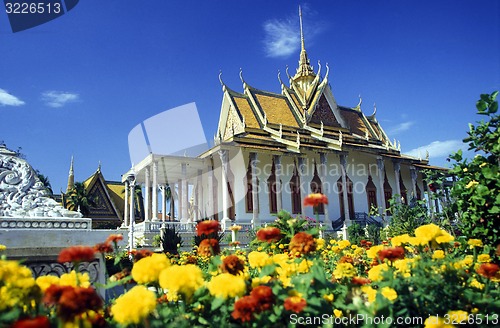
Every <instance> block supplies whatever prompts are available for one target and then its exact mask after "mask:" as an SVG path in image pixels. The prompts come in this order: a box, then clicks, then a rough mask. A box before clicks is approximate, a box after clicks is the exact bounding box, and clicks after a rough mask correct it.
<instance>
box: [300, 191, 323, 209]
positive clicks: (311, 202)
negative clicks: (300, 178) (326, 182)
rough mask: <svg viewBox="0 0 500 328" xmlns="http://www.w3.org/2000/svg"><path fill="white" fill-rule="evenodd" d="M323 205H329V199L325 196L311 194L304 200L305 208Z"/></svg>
mask: <svg viewBox="0 0 500 328" xmlns="http://www.w3.org/2000/svg"><path fill="white" fill-rule="evenodd" d="M321 204H326V205H328V197H326V196H325V195H323V194H319V193H318V194H309V195H307V196H306V198H304V206H313V207H316V206H319V205H321Z"/></svg>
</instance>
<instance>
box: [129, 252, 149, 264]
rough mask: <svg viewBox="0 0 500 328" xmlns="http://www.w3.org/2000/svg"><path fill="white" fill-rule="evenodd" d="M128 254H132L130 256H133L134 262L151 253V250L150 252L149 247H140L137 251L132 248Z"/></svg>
mask: <svg viewBox="0 0 500 328" xmlns="http://www.w3.org/2000/svg"><path fill="white" fill-rule="evenodd" d="M130 254H132V256H133V257H134V262H137V261H139V260H140V259H142V258H145V257H148V256H151V255H153V252H151V251H150V250H149V249H141V250H139V251H138V250H135V249H134V250H132V252H130Z"/></svg>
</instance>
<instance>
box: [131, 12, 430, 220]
mask: <svg viewBox="0 0 500 328" xmlns="http://www.w3.org/2000/svg"><path fill="white" fill-rule="evenodd" d="M300 26H301V28H300V34H301V39H300V42H301V51H300V57H299V62H298V67H297V69H296V72H295V74H294V75H293V76H292V75H290V74H289V73H288V69H287V71H286V74H287V80H288V83H285V82H284V81H282V77H281V76H280V75H278V78H279V79H278V81H279V83H280V86H281V93H274V92H269V91H264V90H260V89H258V88H255V87H253V86H251V85H250V84H249V83H248V82H247V81H245V80H244V78H243V74H242V73H241V72H240V78H241V81H242V84H243V90H242V91H241V92H239V91H235V90H234V89H232V88H230V87H229V86H227V85H226V84H225V83H224V82H223V80H222V78H221V76H219V79H220V83H221V85H222V105H221V109H220V118H219V124H218V129H217V132H216V136H215V138H214V140H215V143H214V146H213V147H211V148H210V149H209V150H207V151H205V152H203V153H202V154H200V155H199V156H197V157H196V158H193V157H186V156H173V155H164V154H154V153H150V154H149V155H148V156H146V157H145V158H144V160H142V161H141V162H140V163H137V165H135V166H134V168H133V170H134V171H133V173H134V174H135V178H136V181H135V182H136V183H138V184H142V185H143V186H144V187H145V200H144V206H145V220H146V221H150V220H155V219H156V217H157V213H158V212H159V210H158V207H159V206H158V204H161V203H163V204H165V202H164V201H158V199H159V197H160V195H159V194H158V191H159V189H161V190H165V185H166V184H169V185H170V186H177V188H176V189H177V190H178V195H177V196H176V197H177V199H176V202H177V203H178V205H177V218H178V219H179V220H180V221H181V222H192V221H196V220H200V219H204V218H216V219H218V220H220V221H222V222H223V224H224V225H226V224H227V223H229V222H231V221H234V222H237V223H253V224H262V223H265V222H270V221H273V220H274V219H275V217H276V214H277V213H278V212H279V211H280V210H282V209H285V210H287V211H289V212H291V213H293V214H294V215H302V216H309V217H314V216H315V213H313V209H312V208H309V207H308V208H305V207H304V206H303V199H304V197H305V196H307V195H308V194H309V193H323V194H325V195H327V196H328V199H329V203H328V205H325V206H323V207H321V208H319V209H318V214H319V218H320V221H321V222H322V223H323V224H324V225H326V226H327V227H331V226H333V227H334V228H338V227H339V225H340V226H342V224H343V223H344V222H345V223H346V224H347V225H349V224H350V222H351V221H352V220H356V219H359V218H367V217H370V215H369V213H370V211H371V210H372V209H375V210H376V212H378V215H375V217H376V218H375V220H377V222H380V221H382V220H383V219H384V218H385V216H386V209H387V208H388V207H389V200H390V199H391V198H392V197H394V196H397V197H396V199H397V200H398V201H402V202H405V203H406V202H409V201H410V199H412V198H415V199H422V198H423V197H424V196H425V195H424V192H425V191H426V187H425V183H424V182H423V179H424V177H423V175H422V170H424V169H429V168H432V167H430V166H429V165H428V158H425V159H422V158H415V157H410V156H407V155H404V154H402V153H401V147H400V144H399V143H397V142H396V141H395V140H394V141H391V140H390V139H389V137H388V136H387V134H386V133H385V132H384V130H383V128H382V126H381V125H380V123H379V122H378V121H377V118H376V108H373V112H371V111H370V112H371V113H370V115H366V114H365V113H364V112H363V110H362V108H361V105H362V101H361V99H360V100H359V103H358V104H357V105H356V106H353V107H350V106H342V105H339V104H338V103H337V101H336V99H335V97H334V95H333V93H332V89H331V87H330V84H329V82H330V80H329V68H328V65H326V66H325V68H322V67H321V66H320V64H319V62H318V68H317V70H315V69H314V68H313V67H312V66H311V64H310V60H309V56H308V53H307V51H306V47H305V41H304V35H303V33H302V17H300ZM323 72H324V73H323ZM131 172H132V171H129V172H127V173H126V174H124V175H123V181H122V182H124V183H126V184H127V183H128V182H127V181H126V177H127V176H128V175H129V174H130V173H131ZM162 199H164V196H163V197H162ZM127 206H128V205H127V204H125V207H127ZM163 212H166V211H165V210H163ZM372 212H373V211H372ZM160 220H162V218H161V217H160ZM125 224H128V223H127V222H125Z"/></svg>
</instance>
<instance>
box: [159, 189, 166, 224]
mask: <svg viewBox="0 0 500 328" xmlns="http://www.w3.org/2000/svg"><path fill="white" fill-rule="evenodd" d="M160 190H161V220H162V222H165V220H166V219H167V187H166V186H165V185H161V186H160Z"/></svg>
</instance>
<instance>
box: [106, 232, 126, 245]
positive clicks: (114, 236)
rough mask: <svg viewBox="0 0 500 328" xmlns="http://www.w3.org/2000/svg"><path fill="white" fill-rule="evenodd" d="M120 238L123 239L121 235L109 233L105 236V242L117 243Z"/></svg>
mask: <svg viewBox="0 0 500 328" xmlns="http://www.w3.org/2000/svg"><path fill="white" fill-rule="evenodd" d="M121 240H123V235H120V234H117V233H114V234H111V235H109V236H108V238H106V241H105V243H117V242H119V241H121Z"/></svg>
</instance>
